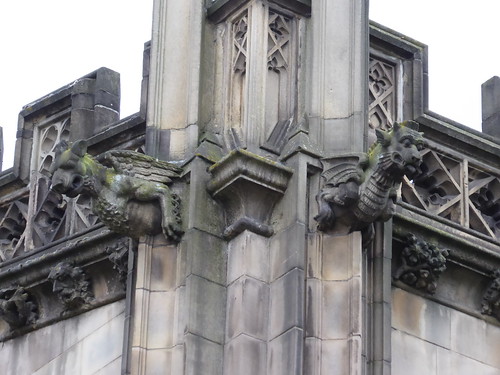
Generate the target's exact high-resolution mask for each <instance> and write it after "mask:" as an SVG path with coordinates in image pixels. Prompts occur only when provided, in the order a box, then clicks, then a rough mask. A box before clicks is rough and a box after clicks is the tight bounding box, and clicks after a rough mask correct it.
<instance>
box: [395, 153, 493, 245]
mask: <svg viewBox="0 0 500 375" xmlns="http://www.w3.org/2000/svg"><path fill="white" fill-rule="evenodd" d="M422 158H423V162H422V165H421V169H422V173H421V174H420V175H419V176H418V177H416V178H414V179H413V180H411V181H410V180H409V179H407V178H406V179H405V181H404V183H403V186H402V191H401V194H402V199H403V201H404V202H406V203H409V204H411V205H412V206H415V207H417V208H419V209H421V210H424V211H426V212H427V213H429V214H431V215H436V216H439V217H442V218H445V219H448V220H450V221H453V222H455V223H457V224H459V225H462V226H464V227H466V228H470V229H473V230H475V231H477V232H480V233H482V234H484V235H487V236H489V237H492V238H496V239H500V176H498V175H495V174H494V173H492V172H491V171H487V170H485V169H484V168H481V167H478V166H475V165H474V164H473V162H472V161H469V160H467V159H465V158H460V157H459V156H457V155H453V156H452V155H448V154H445V153H444V152H443V151H441V150H440V151H437V150H436V149H432V148H428V149H426V150H424V151H423V152H422Z"/></svg>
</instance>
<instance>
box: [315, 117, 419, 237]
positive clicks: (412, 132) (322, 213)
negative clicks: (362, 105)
mask: <svg viewBox="0 0 500 375" xmlns="http://www.w3.org/2000/svg"><path fill="white" fill-rule="evenodd" d="M417 125H418V124H417V123H415V122H413V121H407V122H405V123H401V124H399V123H394V125H393V128H392V130H391V131H389V132H385V131H382V130H378V129H377V130H376V135H377V142H376V143H375V144H374V145H373V146H372V147H371V148H370V150H369V151H368V153H367V154H365V155H363V156H362V157H361V158H359V161H358V162H357V163H340V164H338V165H335V166H334V167H333V168H330V169H328V170H326V171H325V172H323V174H322V176H323V178H324V179H325V180H326V184H325V186H324V187H323V188H322V190H321V192H320V193H319V194H318V196H317V197H316V200H317V201H318V205H319V213H318V215H317V216H316V217H315V218H314V219H315V220H316V221H317V222H318V229H319V230H321V231H330V230H333V229H335V228H336V227H337V226H342V227H343V228H347V230H348V232H352V231H357V230H361V231H362V234H363V243H364V245H365V246H366V245H368V244H369V243H370V242H371V240H372V238H373V234H374V230H373V223H374V222H375V221H387V220H389V219H390V218H391V217H392V216H393V214H394V207H395V206H394V205H395V201H396V197H397V190H398V189H399V187H400V186H401V182H402V181H403V177H404V176H405V175H406V176H407V177H408V178H409V179H412V178H414V177H415V176H417V175H418V174H419V173H421V171H420V164H421V163H422V157H421V155H420V151H421V150H422V149H423V148H424V147H425V141H424V138H423V134H422V133H419V132H418V131H417Z"/></svg>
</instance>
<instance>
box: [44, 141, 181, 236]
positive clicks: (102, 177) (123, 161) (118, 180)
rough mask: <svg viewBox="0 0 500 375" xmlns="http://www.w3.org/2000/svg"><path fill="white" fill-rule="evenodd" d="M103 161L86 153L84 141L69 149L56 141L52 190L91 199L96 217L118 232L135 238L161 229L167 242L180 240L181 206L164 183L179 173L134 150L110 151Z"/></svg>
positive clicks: (164, 163)
mask: <svg viewBox="0 0 500 375" xmlns="http://www.w3.org/2000/svg"><path fill="white" fill-rule="evenodd" d="M102 160H103V163H104V164H105V165H103V164H101V163H99V162H98V161H96V160H95V159H93V158H92V157H91V156H90V155H89V154H87V144H86V142H85V141H77V142H75V143H74V144H73V145H72V146H71V147H70V146H69V145H68V144H67V143H66V142H62V143H60V144H59V146H58V149H57V152H56V156H55V160H54V164H53V166H52V171H53V175H52V190H54V191H56V192H58V193H60V194H64V195H66V196H68V197H71V198H73V197H76V196H77V195H79V194H80V193H83V194H87V195H90V196H91V197H92V199H93V203H92V209H93V211H94V213H95V214H96V215H97V216H98V217H99V218H100V219H101V221H102V222H103V223H104V224H105V225H106V226H108V227H109V228H110V229H111V230H113V231H114V232H116V233H120V234H124V235H127V236H130V237H133V238H139V237H140V236H142V235H145V234H149V235H155V234H158V233H160V232H161V231H162V230H163V233H164V234H165V236H166V237H167V238H169V239H171V240H179V238H180V235H181V233H182V229H181V220H180V213H179V204H180V202H179V199H178V197H176V196H175V195H174V194H173V193H172V192H171V190H170V188H169V187H168V186H167V184H169V183H171V182H172V179H173V178H176V177H179V172H180V171H181V170H180V169H179V168H178V167H176V166H174V165H173V164H170V163H167V162H163V161H159V160H157V159H155V158H153V157H150V156H147V155H144V154H140V153H138V152H134V151H121V150H111V151H108V152H107V153H105V154H104V156H103V158H102ZM106 165H107V166H109V167H110V168H107V167H106Z"/></svg>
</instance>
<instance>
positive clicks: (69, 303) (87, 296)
mask: <svg viewBox="0 0 500 375" xmlns="http://www.w3.org/2000/svg"><path fill="white" fill-rule="evenodd" d="M47 278H48V280H49V281H50V282H52V291H53V292H54V293H55V294H56V295H57V297H58V298H59V300H60V301H61V302H62V303H63V305H64V308H65V310H64V312H69V311H71V310H75V309H77V308H80V307H82V306H84V305H87V304H90V303H91V302H92V301H93V299H94V294H93V292H92V290H91V286H90V282H89V280H88V277H87V275H86V273H85V272H84V271H83V270H82V269H81V268H80V267H76V266H73V265H72V264H70V263H68V262H60V263H58V264H57V265H56V266H55V267H54V268H52V270H51V271H50V273H49V275H48V277H47Z"/></svg>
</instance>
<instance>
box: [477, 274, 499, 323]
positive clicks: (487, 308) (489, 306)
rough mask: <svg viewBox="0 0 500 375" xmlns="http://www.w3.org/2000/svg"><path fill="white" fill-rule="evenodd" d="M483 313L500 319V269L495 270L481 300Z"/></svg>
mask: <svg viewBox="0 0 500 375" xmlns="http://www.w3.org/2000/svg"><path fill="white" fill-rule="evenodd" d="M481 313H482V314H485V315H491V316H493V317H495V318H496V319H498V320H499V321H500V269H498V270H496V271H495V272H493V280H492V281H491V283H490V284H489V285H488V289H486V292H485V293H484V296H483V300H482V302H481Z"/></svg>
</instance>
